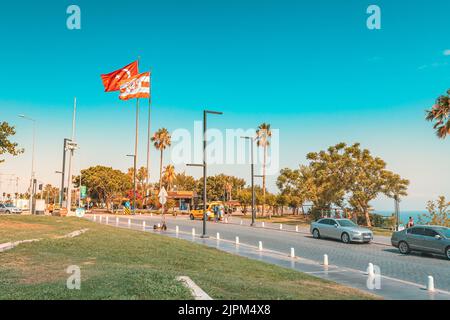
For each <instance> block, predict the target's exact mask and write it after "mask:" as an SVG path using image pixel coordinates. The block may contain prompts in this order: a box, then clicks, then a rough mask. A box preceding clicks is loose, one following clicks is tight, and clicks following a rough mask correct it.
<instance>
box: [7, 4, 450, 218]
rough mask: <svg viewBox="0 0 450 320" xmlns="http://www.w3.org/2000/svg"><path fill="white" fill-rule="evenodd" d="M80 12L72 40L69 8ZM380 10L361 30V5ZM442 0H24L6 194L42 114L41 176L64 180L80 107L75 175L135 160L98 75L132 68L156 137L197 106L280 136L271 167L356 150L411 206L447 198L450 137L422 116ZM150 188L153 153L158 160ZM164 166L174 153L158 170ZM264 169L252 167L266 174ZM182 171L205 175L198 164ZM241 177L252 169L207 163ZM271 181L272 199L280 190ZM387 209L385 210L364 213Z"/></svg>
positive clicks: (23, 176)
mask: <svg viewBox="0 0 450 320" xmlns="http://www.w3.org/2000/svg"><path fill="white" fill-rule="evenodd" d="M71 4H76V5H78V6H79V7H80V9H81V29H80V30H69V29H68V28H67V26H66V20H67V18H68V17H69V15H68V14H67V13H66V9H67V7H68V6H69V5H71ZM371 4H376V5H378V6H379V7H380V9H381V29H380V30H369V29H368V28H367V26H366V20H367V18H368V17H369V15H368V14H367V13H366V10H367V7H368V6H369V5H371ZM449 10H450V3H449V2H448V1H427V2H424V1H401V0H398V1H378V0H376V1H362V0H359V1H352V0H346V1H343V0H341V1H336V0H315V1H286V0H277V1H268V0H265V1H264V0H263V1H261V0H259V1H250V0H240V1H237V0H227V1H222V0H215V1H203V0H197V1H187V0H185V1H174V0H165V1H132V2H124V1H78V0H75V1H71V2H69V1H57V2H56V1H21V2H18V1H16V2H7V3H2V9H1V11H0V36H1V39H2V46H1V50H0V61H1V62H0V65H1V73H2V75H3V76H2V77H0V121H7V122H9V123H10V124H12V125H14V126H15V127H16V130H17V134H16V136H15V137H14V141H16V142H18V143H19V145H20V147H23V148H25V153H24V154H22V155H20V156H18V157H14V158H13V157H9V156H6V157H4V158H5V159H6V162H5V163H3V164H0V181H1V182H2V184H1V185H0V189H2V190H7V191H9V192H14V190H15V182H14V181H13V180H12V179H14V178H15V177H18V178H19V192H24V191H25V189H26V188H27V185H28V184H29V177H30V171H31V149H32V147H31V146H32V126H31V123H30V122H29V121H26V120H24V119H21V118H19V117H18V114H25V115H27V116H29V117H32V118H34V119H36V123H37V131H36V132H37V135H36V175H37V177H38V180H39V181H41V182H43V183H52V184H54V185H59V180H60V176H59V175H58V174H56V173H55V171H56V170H60V169H61V162H62V144H63V139H64V138H66V137H70V136H71V131H72V129H71V125H72V110H73V98H74V97H75V96H76V97H77V101H78V105H77V128H76V140H77V142H78V143H79V145H80V149H79V150H77V152H76V154H75V158H74V173H75V174H76V173H77V172H78V171H79V170H80V168H87V167H89V166H92V165H97V164H101V165H107V166H112V167H114V168H117V169H121V170H126V169H127V168H128V167H130V166H131V165H132V161H131V158H128V157H126V155H127V154H131V153H133V152H134V132H135V108H136V106H135V101H126V102H124V101H120V100H119V99H118V94H117V93H104V92H103V91H104V90H103V87H102V83H101V80H100V74H102V73H108V72H111V71H114V70H116V69H119V68H121V67H123V66H125V65H126V64H128V63H130V62H132V61H134V60H136V59H137V57H138V56H139V57H140V71H141V72H144V71H147V70H150V68H151V70H152V106H151V112H152V115H151V117H152V131H154V130H155V129H157V128H161V127H166V128H167V129H168V130H169V131H171V132H173V131H174V130H176V129H180V128H185V129H187V130H189V131H191V132H192V131H193V127H194V121H201V120H202V111H203V110H204V109H213V110H220V111H223V112H224V114H223V115H221V116H213V115H211V116H210V118H208V126H209V127H210V128H217V129H219V130H221V131H222V132H224V131H225V130H226V129H233V128H242V129H245V130H246V129H251V128H256V127H257V126H258V125H259V124H261V123H263V122H267V123H270V124H271V127H272V128H273V129H278V130H279V137H280V138H279V141H280V143H279V148H278V149H279V158H280V168H283V167H291V168H295V167H297V166H298V165H299V164H306V163H307V161H306V159H305V156H306V154H307V153H308V152H312V151H319V150H323V149H325V148H327V147H328V146H330V145H334V144H336V143H339V142H347V143H349V144H351V143H354V142H360V143H361V145H362V147H364V148H368V149H369V150H370V151H371V152H372V153H373V154H374V155H376V156H379V157H381V158H382V159H384V160H385V161H386V162H387V164H388V169H390V170H392V171H394V172H396V173H399V174H400V175H401V176H402V177H404V178H406V179H409V180H410V182H411V184H410V187H409V195H408V196H407V197H406V198H405V199H403V201H402V204H401V208H402V209H404V210H421V209H424V208H425V205H426V202H427V201H428V200H431V199H434V198H436V197H437V196H438V195H446V196H447V197H450V194H449V193H448V191H449V190H450V170H449V159H450V140H449V139H447V140H439V139H437V138H436V137H435V134H434V131H433V129H432V124H431V123H428V122H426V121H425V120H424V116H425V111H424V110H426V109H428V108H430V107H431V106H432V105H433V103H434V101H435V99H436V97H437V96H439V95H440V94H443V93H445V91H446V90H447V89H449V88H450V52H446V50H450V33H449V32H448V31H449V26H448V12H449ZM147 111H148V105H147V104H146V102H144V101H141V106H140V122H139V136H140V140H139V143H140V145H139V153H138V163H139V165H145V153H146V130H147V128H146V121H147V119H146V112H147ZM151 159H152V160H151V178H152V180H153V181H156V180H157V179H158V175H159V172H158V168H159V155H158V153H157V152H156V150H152V153H151ZM170 162H171V158H170V151H168V152H167V153H166V154H165V158H164V165H166V164H168V163H170ZM259 167H261V166H259ZM176 169H177V171H186V173H188V174H191V175H194V176H196V177H199V176H200V174H201V172H200V170H199V169H196V168H186V166H184V165H182V164H181V165H177V166H176ZM219 172H224V173H226V174H233V175H236V176H240V177H242V178H245V179H247V180H248V181H249V168H248V165H244V164H236V165H212V166H210V168H209V173H210V174H216V173H219ZM275 181H276V175H270V176H268V188H269V190H270V191H272V192H276V191H277V189H276V185H275ZM372 205H373V206H374V207H375V209H377V210H390V209H393V203H392V200H391V199H387V198H385V197H379V198H378V199H376V200H375V201H373V202H372Z"/></svg>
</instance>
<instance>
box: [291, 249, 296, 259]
mask: <svg viewBox="0 0 450 320" xmlns="http://www.w3.org/2000/svg"><path fill="white" fill-rule="evenodd" d="M291 258H295V249H294V248H291Z"/></svg>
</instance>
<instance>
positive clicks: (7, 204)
mask: <svg viewBox="0 0 450 320" xmlns="http://www.w3.org/2000/svg"><path fill="white" fill-rule="evenodd" d="M5 207H9V208H12V207H14V205H13V204H12V203H6V204H5Z"/></svg>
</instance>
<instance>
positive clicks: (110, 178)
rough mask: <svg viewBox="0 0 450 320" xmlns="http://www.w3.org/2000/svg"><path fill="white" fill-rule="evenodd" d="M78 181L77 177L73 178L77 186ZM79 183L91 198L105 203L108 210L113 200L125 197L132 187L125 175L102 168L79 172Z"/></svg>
mask: <svg viewBox="0 0 450 320" xmlns="http://www.w3.org/2000/svg"><path fill="white" fill-rule="evenodd" d="M79 179H80V177H79V176H78V177H76V178H75V184H77V185H78V184H79ZM81 183H82V185H84V186H86V187H87V191H88V194H89V196H90V197H91V198H93V199H98V200H99V201H101V202H102V203H105V204H106V206H107V208H108V209H111V208H113V206H112V204H113V200H114V198H116V197H123V196H125V195H126V192H127V191H129V190H130V189H131V188H132V187H133V186H132V182H131V180H130V178H129V176H128V175H127V174H126V173H123V172H122V171H120V170H115V169H113V168H111V167H104V166H95V167H90V168H88V169H84V170H81Z"/></svg>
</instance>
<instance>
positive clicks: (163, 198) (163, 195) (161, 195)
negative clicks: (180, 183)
mask: <svg viewBox="0 0 450 320" xmlns="http://www.w3.org/2000/svg"><path fill="white" fill-rule="evenodd" d="M167 196H168V194H167V191H166V188H164V187H162V188H161V190H159V194H158V198H159V203H161V208H162V217H163V221H162V224H163V228H164V227H165V225H166V218H165V215H164V205H165V204H166V202H167Z"/></svg>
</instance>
